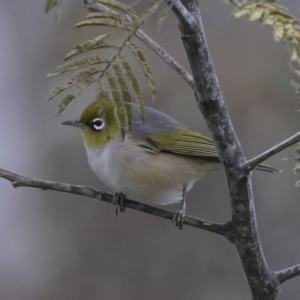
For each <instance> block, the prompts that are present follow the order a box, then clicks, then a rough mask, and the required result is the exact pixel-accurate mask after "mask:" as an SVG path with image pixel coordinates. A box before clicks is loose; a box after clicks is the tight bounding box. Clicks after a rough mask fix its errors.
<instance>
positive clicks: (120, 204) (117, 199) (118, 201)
mask: <svg viewBox="0 0 300 300" xmlns="http://www.w3.org/2000/svg"><path fill="white" fill-rule="evenodd" d="M125 200H126V196H125V195H124V194H123V193H115V194H114V199H113V203H114V207H115V212H116V215H118V212H119V210H120V212H124V211H125V209H126V206H125Z"/></svg>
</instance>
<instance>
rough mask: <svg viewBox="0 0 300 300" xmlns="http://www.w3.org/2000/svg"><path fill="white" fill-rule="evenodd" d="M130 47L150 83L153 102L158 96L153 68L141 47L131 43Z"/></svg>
mask: <svg viewBox="0 0 300 300" xmlns="http://www.w3.org/2000/svg"><path fill="white" fill-rule="evenodd" d="M129 47H130V49H131V51H132V53H133V54H134V56H135V58H136V59H137V61H138V62H139V63H140V65H141V67H142V69H143V71H144V75H145V77H146V79H147V81H148V85H149V88H150V91H151V94H152V97H153V100H155V95H156V94H157V89H156V86H155V79H154V78H153V77H152V76H151V73H152V70H151V67H150V65H149V64H148V62H147V59H146V57H145V55H144V53H143V51H142V50H141V49H140V48H139V46H138V45H137V44H134V43H131V44H130V45H129Z"/></svg>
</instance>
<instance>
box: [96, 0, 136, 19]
mask: <svg viewBox="0 0 300 300" xmlns="http://www.w3.org/2000/svg"><path fill="white" fill-rule="evenodd" d="M95 1H96V2H98V3H100V4H103V5H108V6H111V7H113V8H115V9H117V10H120V11H122V12H124V13H126V14H128V15H130V16H132V17H136V14H135V12H134V10H133V9H132V7H130V6H129V5H126V4H124V3H122V2H119V1H116V0H95Z"/></svg>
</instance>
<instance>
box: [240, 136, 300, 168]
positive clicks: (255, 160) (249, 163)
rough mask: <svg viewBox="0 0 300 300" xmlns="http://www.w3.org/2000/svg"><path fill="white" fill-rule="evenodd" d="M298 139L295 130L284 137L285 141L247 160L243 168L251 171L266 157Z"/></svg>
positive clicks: (299, 139) (299, 137) (299, 138)
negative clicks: (290, 134)
mask: <svg viewBox="0 0 300 300" xmlns="http://www.w3.org/2000/svg"><path fill="white" fill-rule="evenodd" d="M299 141H300V132H297V133H296V134H294V135H293V136H291V137H290V138H288V139H286V140H285V141H283V142H281V143H279V144H278V145H276V146H274V147H272V148H270V149H269V150H267V151H265V152H264V153H262V154H260V155H258V156H256V157H254V158H252V159H250V160H248V161H247V162H246V164H245V170H247V171H251V170H253V169H255V168H256V167H257V166H258V165H259V164H260V163H262V162H263V161H265V160H266V159H268V158H270V157H272V156H273V155H275V154H276V153H278V152H280V151H282V150H284V149H286V148H288V147H290V146H292V145H294V144H296V143H297V142H299Z"/></svg>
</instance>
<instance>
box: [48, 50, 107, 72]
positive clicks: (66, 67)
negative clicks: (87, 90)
mask: <svg viewBox="0 0 300 300" xmlns="http://www.w3.org/2000/svg"><path fill="white" fill-rule="evenodd" d="M103 63H107V60H106V59H105V58H103V57H101V56H99V55H90V56H84V57H80V58H78V59H76V60H73V61H70V62H66V63H64V64H62V65H60V66H58V67H57V68H56V72H55V73H51V74H48V77H52V76H56V75H59V74H61V73H65V72H68V71H71V70H75V69H78V68H82V67H86V66H90V65H96V64H103Z"/></svg>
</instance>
